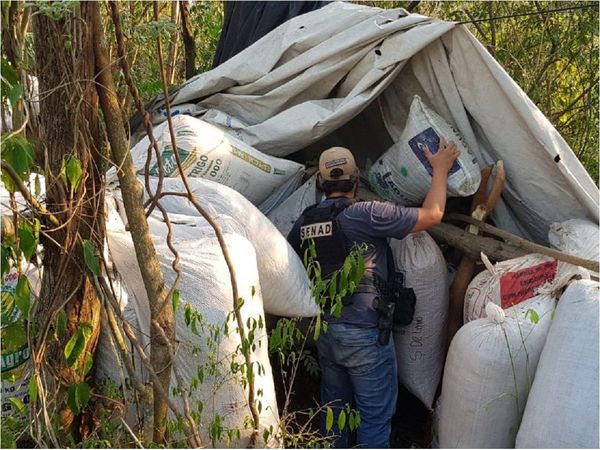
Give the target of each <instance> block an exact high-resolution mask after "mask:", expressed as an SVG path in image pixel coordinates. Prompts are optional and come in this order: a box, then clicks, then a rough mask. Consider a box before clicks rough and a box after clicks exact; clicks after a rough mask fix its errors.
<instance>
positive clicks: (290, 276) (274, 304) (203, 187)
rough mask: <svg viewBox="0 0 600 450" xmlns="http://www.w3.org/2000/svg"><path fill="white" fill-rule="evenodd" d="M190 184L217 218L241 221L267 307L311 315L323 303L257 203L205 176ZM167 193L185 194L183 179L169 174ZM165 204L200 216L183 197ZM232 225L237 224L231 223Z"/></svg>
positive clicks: (169, 208)
mask: <svg viewBox="0 0 600 450" xmlns="http://www.w3.org/2000/svg"><path fill="white" fill-rule="evenodd" d="M188 182H189V184H190V186H191V188H192V191H193V193H194V195H195V197H196V199H197V200H198V201H199V202H200V204H201V205H202V206H203V207H204V208H205V209H206V211H207V212H208V213H209V214H210V215H211V216H213V217H218V216H227V217H228V218H229V222H231V219H233V221H234V222H235V223H236V224H237V230H235V231H237V232H242V233H243V236H245V237H246V238H247V239H248V240H249V241H250V242H251V243H252V245H254V248H255V250H256V257H257V261H258V273H259V276H260V284H261V287H262V292H263V301H264V305H265V311H266V312H267V313H269V314H274V315H278V316H287V317H294V316H301V317H312V316H314V315H316V314H317V312H318V310H319V309H318V306H317V304H316V303H315V301H314V300H313V298H312V294H311V291H310V282H309V280H308V276H307V275H306V270H305V268H304V265H303V264H302V261H301V260H300V258H299V257H298V255H297V254H296V252H295V251H294V250H293V249H292V247H291V246H290V245H289V243H288V242H287V240H286V239H285V237H284V236H282V235H281V233H280V232H279V231H277V229H276V228H275V226H274V225H273V224H272V223H271V222H270V221H269V219H267V218H266V217H265V216H264V215H263V214H262V213H261V212H260V211H258V209H256V207H254V206H253V205H252V204H251V203H250V202H249V201H248V200H246V199H245V198H244V197H243V196H241V195H240V194H238V193H237V192H235V191H234V190H232V189H230V188H228V187H227V186H223V185H222V184H218V183H214V182H211V181H208V180H203V179H201V178H190V179H188ZM157 183H158V180H157V179H155V178H152V179H151V180H150V186H151V189H152V190H153V191H155V190H156V186H157ZM163 190H164V191H165V192H167V191H170V192H185V190H184V187H183V182H182V181H181V180H180V179H178V178H166V179H164V182H163ZM160 204H161V205H162V206H163V208H164V209H165V210H166V211H167V212H168V213H169V214H171V213H175V214H179V215H187V216H196V217H197V216H199V213H198V211H197V210H196V208H195V207H194V206H193V205H192V204H191V203H190V202H189V201H188V200H187V199H186V198H184V197H179V196H166V197H163V198H162V199H161V200H160ZM229 225H230V226H233V224H232V223H229Z"/></svg>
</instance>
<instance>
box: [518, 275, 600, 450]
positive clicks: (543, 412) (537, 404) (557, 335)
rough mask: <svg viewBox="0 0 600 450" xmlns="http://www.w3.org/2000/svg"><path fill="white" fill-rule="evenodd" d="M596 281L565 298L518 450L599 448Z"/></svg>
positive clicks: (572, 289) (545, 352)
mask: <svg viewBox="0 0 600 450" xmlns="http://www.w3.org/2000/svg"><path fill="white" fill-rule="evenodd" d="M599 288H600V285H599V284H598V283H597V282H594V281H589V280H581V281H576V282H574V283H572V284H571V285H570V286H569V287H568V288H567V290H566V291H565V292H564V294H563V295H562V296H561V298H560V300H559V302H558V306H557V308H556V314H555V315H554V320H553V322H552V326H551V327H550V331H549V332H548V338H547V339H546V345H545V346H544V350H543V351H542V355H541V356H540V362H539V364H538V368H537V371H536V374H535V380H534V382H533V386H532V387H531V393H530V394H529V398H528V400H527V406H526V407H525V413H524V414H523V420H522V422H521V427H520V428H519V433H518V434H517V445H516V446H517V448H598V447H599V445H600V442H599V440H598V432H599V430H598V421H599V417H598V408H599V406H600V405H599V403H598V369H599V367H598V351H599V349H598V339H599V336H598V301H599V299H598V295H599V294H600V292H599Z"/></svg>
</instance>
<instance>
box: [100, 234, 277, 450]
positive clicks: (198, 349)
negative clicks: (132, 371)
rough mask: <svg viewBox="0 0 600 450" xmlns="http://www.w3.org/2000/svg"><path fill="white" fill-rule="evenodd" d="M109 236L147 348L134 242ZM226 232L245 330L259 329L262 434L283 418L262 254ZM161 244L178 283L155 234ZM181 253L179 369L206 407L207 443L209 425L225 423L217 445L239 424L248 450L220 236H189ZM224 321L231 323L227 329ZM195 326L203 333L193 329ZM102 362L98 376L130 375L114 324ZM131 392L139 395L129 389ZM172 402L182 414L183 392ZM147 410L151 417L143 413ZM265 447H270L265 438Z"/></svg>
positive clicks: (169, 278)
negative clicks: (115, 343)
mask: <svg viewBox="0 0 600 450" xmlns="http://www.w3.org/2000/svg"><path fill="white" fill-rule="evenodd" d="M107 235H108V243H109V247H110V253H111V258H112V261H113V262H114V264H115V266H116V268H117V269H118V271H119V274H120V276H121V277H122V286H123V287H124V290H125V291H126V292H124V291H123V290H119V289H117V291H118V292H119V295H120V297H121V306H122V308H123V314H124V316H125V317H126V319H128V320H129V321H130V322H131V324H132V326H133V327H134V329H135V330H136V334H137V338H138V339H139V341H140V343H141V345H142V347H143V348H145V349H146V350H148V349H149V335H150V311H149V308H148V300H147V297H146V294H145V290H144V286H143V281H142V278H141V273H140V271H139V266H138V265H137V261H136V259H135V253H134V250H133V242H132V241H131V237H130V235H129V233H126V232H122V231H111V230H109V231H108V232H107ZM224 237H225V241H226V245H227V248H228V250H229V252H230V256H231V260H232V262H233V265H234V268H235V271H236V281H237V286H238V293H239V296H240V297H241V298H243V299H244V304H243V306H242V307H241V314H242V319H243V323H244V328H245V331H246V335H247V336H249V335H250V332H251V331H252V332H253V334H254V338H253V344H254V345H253V346H252V350H251V359H252V361H253V374H254V379H255V385H254V389H255V395H256V399H257V401H258V402H260V407H259V411H261V413H260V422H261V432H260V433H259V436H262V430H263V429H269V428H270V427H271V426H272V427H273V429H274V430H275V431H276V430H277V426H278V422H279V415H278V410H277V403H276V398H275V388H274V384H273V373H272V370H271V365H270V362H269V357H268V340H267V334H266V328H265V327H264V323H265V319H264V312H263V308H262V299H261V290H260V283H259V280H258V272H257V269H256V255H255V253H254V249H253V247H252V245H251V244H250V242H248V240H246V239H245V238H243V237H242V236H239V235H233V234H225V235H224ZM154 243H155V245H156V249H157V255H158V256H159V260H160V263H161V268H162V271H163V273H164V275H165V281H166V282H167V285H168V286H171V285H172V283H173V281H174V280H175V272H174V271H173V269H172V267H171V261H172V255H171V254H170V251H169V250H168V248H167V247H166V243H165V242H164V238H163V237H162V236H154ZM178 251H179V257H180V261H179V267H180V270H181V273H182V275H183V278H182V279H181V281H180V283H179V286H178V289H179V292H180V295H181V300H180V305H179V307H178V309H177V312H176V336H177V350H176V356H175V363H174V366H175V367H176V368H177V370H178V371H179V374H180V375H181V377H182V379H183V380H184V383H185V386H184V388H186V389H187V390H188V392H189V395H190V403H191V405H190V407H191V409H192V410H193V411H196V412H197V411H198V407H199V405H200V404H201V405H202V413H201V420H200V421H199V423H198V425H199V430H200V434H201V438H202V442H203V443H206V444H208V445H212V444H211V438H210V432H209V428H210V426H211V424H212V423H213V422H214V421H216V420H220V423H221V425H222V427H223V428H224V431H223V434H222V436H221V437H220V438H218V439H216V442H215V443H214V445H217V446H224V445H226V431H227V430H230V429H236V428H239V429H240V432H241V435H240V439H239V440H238V439H237V438H235V437H234V438H233V442H232V443H231V444H230V445H231V446H234V447H246V446H247V445H248V444H249V437H250V433H251V430H246V429H244V426H243V424H244V423H245V420H246V417H251V415H250V410H249V408H248V403H247V398H248V391H247V388H245V387H244V384H243V382H242V379H241V378H242V376H244V375H245V371H244V372H243V373H241V372H238V373H233V372H232V369H231V367H232V365H233V364H238V365H243V364H244V358H243V356H242V354H241V353H240V352H239V351H238V348H239V347H240V346H241V340H240V337H239V335H238V334H237V331H236V328H237V323H236V322H235V319H233V314H231V313H232V311H233V297H232V291H231V282H230V278H229V271H228V268H227V265H226V264H225V260H224V258H223V254H222V251H221V248H220V246H219V243H218V241H217V240H216V238H205V239H194V240H191V239H190V240H187V241H186V242H185V246H182V247H181V248H179V249H178ZM186 303H188V304H189V305H190V306H192V307H193V309H194V310H196V311H197V312H198V313H200V314H201V315H202V318H203V319H202V322H201V321H200V320H198V321H196V324H195V326H191V323H190V326H186V317H188V318H189V317H192V316H193V314H190V313H189V312H186V309H187V308H186V306H185V305H186ZM202 323H203V324H204V325H202ZM225 323H227V324H228V331H227V332H226V331H225V328H224V325H225ZM194 328H196V331H197V332H198V334H199V335H197V334H195V333H194V332H193V331H192V330H193V329H194ZM217 330H218V334H216V332H217ZM209 336H213V337H212V338H209ZM215 336H218V337H215ZM134 364H135V367H136V371H137V376H139V377H140V378H141V380H142V381H143V382H146V381H148V374H147V371H146V370H145V368H144V367H143V366H142V365H141V361H140V360H139V358H135V360H134ZM96 366H97V376H99V377H100V378H109V379H113V380H115V381H123V380H124V378H126V377H127V375H126V374H124V373H123V369H122V368H121V365H120V364H119V360H118V359H117V357H116V355H115V352H114V350H113V349H112V345H111V337H110V331H109V330H108V328H107V327H104V328H103V330H102V334H101V337H100V341H99V344H98V350H97V354H96ZM171 386H172V387H175V386H177V379H176V376H175V373H173V375H172V378H171ZM128 395H129V396H130V395H132V393H131V392H128ZM171 400H173V401H174V403H175V404H176V405H177V406H178V407H179V409H180V411H182V409H181V408H182V398H181V396H179V395H171ZM200 402H201V403H200ZM141 413H142V417H144V412H141ZM145 414H146V416H145V417H144V421H146V420H149V422H146V423H145V425H146V426H149V425H150V423H151V422H150V421H151V417H149V416H147V414H148V413H147V412H146V413H145ZM133 416H134V417H135V416H136V414H133ZM260 444H261V445H263V446H265V445H267V443H263V442H260ZM269 444H270V443H269Z"/></svg>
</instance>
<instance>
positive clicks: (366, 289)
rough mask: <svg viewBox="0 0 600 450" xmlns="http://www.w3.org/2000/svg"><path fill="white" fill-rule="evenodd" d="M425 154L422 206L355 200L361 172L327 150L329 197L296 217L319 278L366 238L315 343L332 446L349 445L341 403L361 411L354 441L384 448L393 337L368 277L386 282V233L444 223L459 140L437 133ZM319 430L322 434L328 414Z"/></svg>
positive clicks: (344, 155) (298, 244)
mask: <svg viewBox="0 0 600 450" xmlns="http://www.w3.org/2000/svg"><path fill="white" fill-rule="evenodd" d="M424 153H425V156H426V157H427V159H428V160H429V163H430V164H431V166H432V168H433V174H432V182H431V188H430V189H429V192H428V194H427V196H426V197H425V200H424V202H423V206H422V207H420V208H413V207H404V206H399V205H396V204H394V203H391V202H377V201H372V202H356V200H355V199H356V194H357V191H358V177H359V172H358V168H357V166H356V163H355V161H354V156H353V155H352V153H351V152H350V151H349V150H348V149H346V148H343V147H333V148H330V149H329V150H326V151H324V152H323V153H322V154H321V157H320V159H319V181H320V185H321V189H322V190H323V191H324V192H325V194H326V196H327V198H326V199H325V200H323V201H322V202H321V203H319V204H318V205H315V206H313V207H310V208H307V209H306V210H305V211H304V212H303V213H302V216H300V218H299V219H298V220H297V221H296V223H295V224H294V227H293V228H292V230H291V231H290V234H289V235H288V241H289V242H290V244H291V245H292V247H293V248H294V249H295V250H296V252H297V253H298V254H299V255H300V256H301V257H302V256H303V254H304V249H305V248H306V245H307V243H308V241H309V239H312V240H313V242H314V243H315V247H316V250H317V260H318V261H319V263H320V264H321V268H322V272H323V274H324V276H326V275H328V274H330V273H332V272H333V271H335V270H337V269H340V268H341V266H342V264H343V261H344V258H345V256H346V255H348V253H349V252H350V250H351V248H352V247H353V246H354V245H355V244H363V243H365V244H367V251H366V253H365V254H364V257H365V275H364V277H363V280H362V281H361V283H360V285H359V288H358V289H357V291H356V292H355V293H354V294H353V295H352V296H350V297H349V298H347V299H345V300H344V304H345V306H344V308H343V309H342V313H341V315H340V316H339V317H333V316H332V315H330V314H328V312H325V315H324V318H325V320H326V321H327V322H328V329H327V332H326V333H323V334H321V336H320V338H319V340H318V341H317V348H318V350H319V363H320V366H321V402H322V404H323V405H328V406H331V407H332V408H333V409H334V411H335V418H334V421H333V423H334V427H333V431H334V432H335V433H336V434H337V433H339V434H340V436H339V438H337V440H336V441H335V443H334V445H335V447H336V448H347V447H348V432H347V427H346V429H345V430H342V431H341V432H340V431H339V430H338V429H337V422H338V415H339V412H340V411H341V409H342V408H343V407H344V405H345V404H347V403H348V404H350V405H353V406H354V407H355V408H357V409H358V410H359V412H360V419H361V422H360V426H359V427H358V430H357V441H358V442H357V444H358V446H359V447H366V448H386V447H389V439H390V432H391V418H392V416H393V414H394V412H395V408H396V399H397V395H398V384H397V383H398V382H397V378H398V375H397V365H396V352H395V349H394V340H393V339H389V331H388V334H387V335H386V336H385V337H384V338H383V339H382V334H381V332H380V328H381V327H380V326H378V325H381V320H380V319H381V317H380V316H381V309H380V308H379V307H378V301H379V297H380V296H379V295H378V292H377V290H376V289H373V288H372V287H373V280H388V273H387V272H388V269H387V267H388V262H387V249H388V241H387V240H388V238H396V239H403V238H404V237H405V236H407V235H408V234H409V233H414V232H417V231H422V230H427V229H429V228H431V227H432V226H434V225H437V224H438V223H440V222H441V220H442V216H443V215H444V209H445V206H446V191H447V183H448V171H449V170H450V168H451V167H452V164H453V163H454V161H455V160H456V158H457V157H458V154H459V152H458V150H457V148H456V145H455V144H454V143H452V142H450V143H449V144H448V145H446V143H445V140H444V138H440V145H439V148H438V151H437V152H436V153H435V154H432V153H431V151H430V150H429V149H428V148H425V150H424ZM321 428H322V432H323V434H325V418H324V417H323V418H322V421H321Z"/></svg>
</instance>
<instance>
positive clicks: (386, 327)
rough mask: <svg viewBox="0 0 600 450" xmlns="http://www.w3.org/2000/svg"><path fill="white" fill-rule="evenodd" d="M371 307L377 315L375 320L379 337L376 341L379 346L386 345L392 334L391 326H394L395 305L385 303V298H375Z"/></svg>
mask: <svg viewBox="0 0 600 450" xmlns="http://www.w3.org/2000/svg"><path fill="white" fill-rule="evenodd" d="M373 307H374V308H375V310H376V311H377V312H378V313H379V319H378V320H377V328H378V329H379V337H378V339H377V341H378V342H379V344H380V345H387V343H388V342H389V340H390V336H391V334H392V326H393V324H394V309H395V308H396V304H395V303H393V302H389V301H387V300H386V299H385V298H382V297H376V298H375V299H374V300H373Z"/></svg>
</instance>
